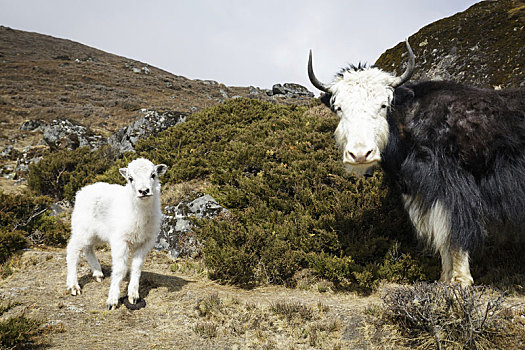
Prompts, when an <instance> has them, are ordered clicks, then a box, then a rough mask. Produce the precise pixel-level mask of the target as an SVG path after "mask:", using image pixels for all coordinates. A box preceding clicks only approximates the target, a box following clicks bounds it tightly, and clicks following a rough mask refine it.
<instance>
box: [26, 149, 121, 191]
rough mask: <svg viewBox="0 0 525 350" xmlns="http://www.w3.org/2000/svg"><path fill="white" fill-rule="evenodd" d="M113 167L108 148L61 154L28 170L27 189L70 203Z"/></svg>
mask: <svg viewBox="0 0 525 350" xmlns="http://www.w3.org/2000/svg"><path fill="white" fill-rule="evenodd" d="M112 164H113V155H112V154H111V151H110V148H109V147H103V148H100V149H98V150H96V151H91V150H90V149H89V147H80V148H77V149H75V150H73V151H70V150H61V151H58V152H55V153H52V154H49V155H48V156H46V157H44V158H43V159H42V160H41V161H40V162H38V163H36V164H32V165H31V166H30V167H29V174H28V185H29V187H30V188H31V189H32V190H33V191H35V192H36V193H38V194H40V195H48V196H51V197H53V198H55V199H58V200H62V199H68V200H71V199H73V198H74V197H75V194H76V192H77V191H78V190H79V189H80V188H82V187H83V186H85V185H88V184H90V183H93V182H95V176H96V175H97V174H100V173H103V172H104V171H106V170H107V169H108V168H109V167H110V166H111V165H112Z"/></svg>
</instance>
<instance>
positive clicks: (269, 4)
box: [0, 0, 478, 91]
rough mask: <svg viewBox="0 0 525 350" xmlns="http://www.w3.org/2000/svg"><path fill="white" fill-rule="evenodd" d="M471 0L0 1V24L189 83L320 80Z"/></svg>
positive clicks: (261, 84)
mask: <svg viewBox="0 0 525 350" xmlns="http://www.w3.org/2000/svg"><path fill="white" fill-rule="evenodd" d="M476 2H478V1H474V0H396V1H392V0H377V1H373V0H369V1H354V0H348V1H343V0H325V1H320V0H317V1H314V0H289V1H287V0H279V1H277V0H258V1H252V0H244V1H243V0H215V1H212V0H172V1H168V0H150V1H135V0H114V1H113V0H104V1H102V0H88V1H76V0H0V25H4V26H8V27H11V28H13V29H20V30H26V31H31V32H38V33H42V34H48V35H51V36H54V37H58V38H65V39H70V40H73V41H77V42H80V43H82V44H85V45H88V46H92V47H94V48H97V49H100V50H104V51H107V52H110V53H113V54H117V55H120V56H125V57H128V58H132V59H136V60H139V61H142V62H145V63H148V64H149V65H152V66H155V67H158V68H162V69H164V70H166V71H168V72H171V73H173V74H176V75H183V76H185V77H188V78H191V79H211V80H216V81H218V82H221V83H224V84H226V85H230V86H249V85H253V86H258V87H262V88H271V86H272V85H273V84H274V83H285V82H295V83H299V84H302V85H305V86H307V87H308V88H309V89H310V90H312V91H315V88H314V87H313V86H312V85H311V84H310V83H309V82H308V77H307V73H306V64H307V59H308V50H309V49H310V48H312V49H313V52H314V67H315V70H316V74H317V76H318V77H319V78H320V79H321V80H324V81H329V80H331V78H332V77H333V75H334V74H335V73H336V72H337V71H338V70H339V68H341V67H342V66H345V65H346V64H348V63H358V62H359V61H361V62H368V63H374V62H375V61H376V59H377V58H378V57H379V55H381V53H383V52H384V51H385V50H386V49H388V48H390V47H392V46H394V45H395V44H397V43H398V42H400V41H403V40H404V39H405V38H406V37H408V36H410V35H411V34H413V33H415V32H417V31H418V30H419V29H420V28H422V27H423V26H425V25H427V24H430V23H432V22H434V21H436V20H438V19H441V18H444V17H448V16H451V15H453V14H455V13H457V12H460V11H464V10H466V9H467V8H468V7H470V6H471V5H473V4H474V3H476Z"/></svg>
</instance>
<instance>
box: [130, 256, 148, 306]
mask: <svg viewBox="0 0 525 350" xmlns="http://www.w3.org/2000/svg"><path fill="white" fill-rule="evenodd" d="M148 250H149V249H146V247H141V248H139V249H137V250H135V251H134V252H133V253H132V256H131V270H130V273H129V285H128V301H129V302H130V304H135V303H136V302H137V300H138V299H139V281H140V275H141V273H142V265H143V264H144V259H145V257H146V254H147V252H148Z"/></svg>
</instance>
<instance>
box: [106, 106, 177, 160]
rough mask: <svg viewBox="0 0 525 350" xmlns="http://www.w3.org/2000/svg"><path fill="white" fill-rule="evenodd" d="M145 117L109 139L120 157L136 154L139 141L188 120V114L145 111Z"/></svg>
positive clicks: (109, 142)
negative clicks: (126, 153)
mask: <svg viewBox="0 0 525 350" xmlns="http://www.w3.org/2000/svg"><path fill="white" fill-rule="evenodd" d="M143 113H145V115H144V117H142V118H140V119H139V120H137V121H135V122H133V123H132V124H130V125H128V126H126V127H124V128H122V129H120V130H119V131H117V132H116V133H115V134H113V135H111V136H110V137H109V138H108V144H109V145H110V146H111V148H112V149H113V150H114V151H115V152H116V153H117V154H118V155H119V156H120V155H122V154H124V153H125V152H130V151H131V152H134V151H135V149H134V147H135V144H136V143H137V141H138V140H141V139H145V138H147V137H149V136H151V135H156V134H158V133H159V132H161V131H163V130H166V129H167V128H169V127H172V126H175V125H177V124H179V123H182V122H184V121H185V120H186V116H187V114H186V113H183V112H174V111H170V112H164V113H159V112H157V111H143Z"/></svg>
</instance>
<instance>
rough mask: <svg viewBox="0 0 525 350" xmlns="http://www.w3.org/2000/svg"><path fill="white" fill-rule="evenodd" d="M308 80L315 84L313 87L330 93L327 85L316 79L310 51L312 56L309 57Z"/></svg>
mask: <svg viewBox="0 0 525 350" xmlns="http://www.w3.org/2000/svg"><path fill="white" fill-rule="evenodd" d="M308 78H310V82H311V83H312V84H313V86H315V87H316V88H318V89H319V90H321V91H324V92H330V91H329V90H328V87H327V86H326V85H325V84H323V83H321V82H320V81H319V80H318V79H317V78H316V77H315V74H314V68H313V67H312V50H310V55H309V56H308Z"/></svg>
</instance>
